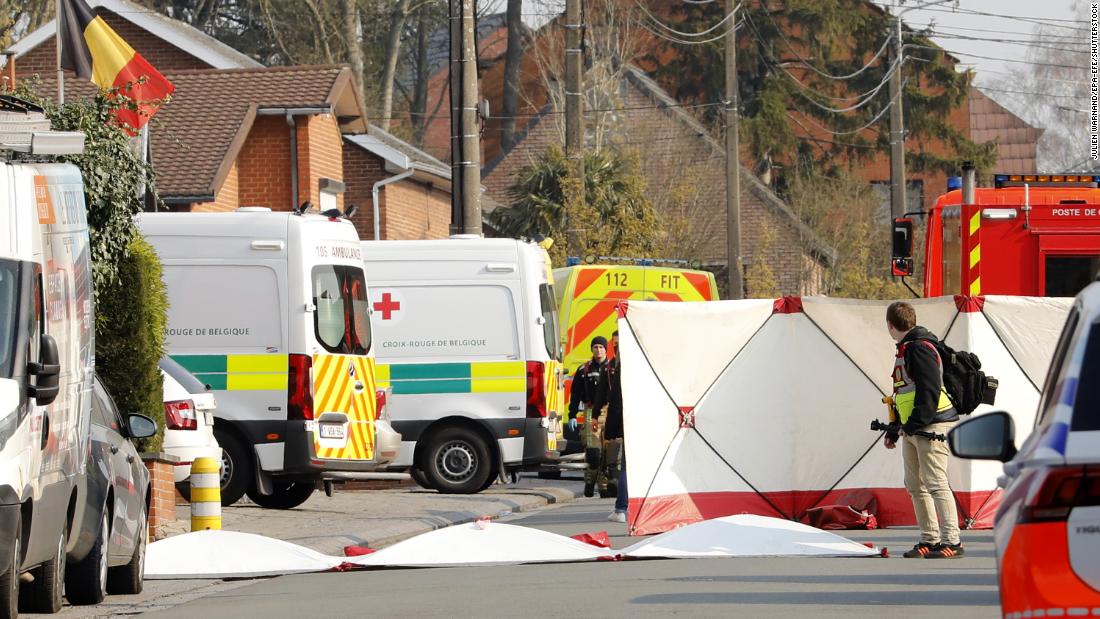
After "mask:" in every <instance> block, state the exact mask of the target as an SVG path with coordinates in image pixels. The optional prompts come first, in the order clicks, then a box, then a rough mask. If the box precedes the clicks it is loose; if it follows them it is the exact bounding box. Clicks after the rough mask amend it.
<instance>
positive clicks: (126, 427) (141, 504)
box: [64, 378, 157, 604]
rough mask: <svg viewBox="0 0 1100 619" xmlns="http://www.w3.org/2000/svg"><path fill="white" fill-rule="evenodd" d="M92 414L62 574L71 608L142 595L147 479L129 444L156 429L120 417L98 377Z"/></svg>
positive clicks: (148, 422) (140, 419)
mask: <svg viewBox="0 0 1100 619" xmlns="http://www.w3.org/2000/svg"><path fill="white" fill-rule="evenodd" d="M91 410H92V420H91V421H92V423H91V443H90V444H91V449H90V452H89V454H88V468H87V476H86V480H87V481H86V483H87V487H86V489H85V492H84V493H83V494H84V497H85V500H84V504H83V510H82V512H83V513H82V514H81V515H80V516H79V518H80V521H79V528H78V529H76V531H75V532H76V534H77V536H78V537H77V542H76V544H75V546H74V548H73V551H72V552H70V553H69V555H68V556H69V561H68V566H67V568H68V569H67V570H66V571H65V574H64V578H65V596H66V597H67V598H68V599H69V602H70V603H72V604H98V603H100V602H102V601H103V598H104V596H105V595H106V594H107V593H131V594H132V593H141V590H142V588H143V586H144V572H145V544H146V541H147V538H148V533H147V531H148V517H149V496H150V480H149V471H148V469H146V468H145V463H144V462H142V460H141V456H140V455H139V454H138V452H137V449H136V448H135V447H134V445H133V443H132V442H131V439H136V438H145V437H148V436H152V435H154V434H156V430H157V426H156V423H155V422H153V420H152V419H149V418H148V417H145V416H144V415H128V416H127V417H125V418H123V416H122V415H120V414H119V412H118V409H117V408H116V407H115V403H114V400H113V399H112V398H111V396H110V395H109V394H108V393H107V391H106V390H105V389H104V388H103V385H101V384H100V382H99V379H98V378H96V380H95V383H94V387H93V392H92V406H91ZM74 557H80V559H79V560H77V561H74V560H73V558H74Z"/></svg>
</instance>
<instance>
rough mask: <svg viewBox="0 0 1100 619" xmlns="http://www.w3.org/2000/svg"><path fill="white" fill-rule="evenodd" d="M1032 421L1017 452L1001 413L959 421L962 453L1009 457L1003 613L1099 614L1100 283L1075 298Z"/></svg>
mask: <svg viewBox="0 0 1100 619" xmlns="http://www.w3.org/2000/svg"><path fill="white" fill-rule="evenodd" d="M1036 419H1037V420H1036V425H1035V428H1034V430H1033V431H1032V432H1031V435H1030V436H1029V437H1028V438H1027V440H1025V441H1024V444H1023V445H1022V446H1021V447H1020V449H1019V451H1017V450H1016V447H1015V440H1014V439H1015V437H1014V434H1015V429H1014V428H1013V424H1012V419H1011V418H1010V417H1009V416H1008V414H1007V413H1001V412H996V413H989V414H986V415H981V416H979V417H975V418H973V419H971V420H969V421H967V422H965V423H962V424H959V425H958V426H957V427H956V428H955V429H954V430H953V431H952V432H951V434H950V435H949V440H950V445H951V451H952V452H953V453H954V454H955V455H956V456H959V457H961V458H972V459H985V460H1000V461H1002V462H1005V466H1004V470H1005V475H1004V477H1003V478H1002V479H1001V482H1002V483H1001V485H1002V486H1003V487H1004V489H1005V490H1004V498H1003V500H1002V503H1001V508H1000V509H999V510H998V512H997V516H996V521H995V524H994V540H995V542H996V546H997V571H998V576H999V580H1000V583H999V584H1000V591H1001V609H1002V614H1003V616H1004V617H1005V618H1006V619H1018V618H1022V617H1043V616H1046V617H1073V616H1087V615H1090V614H1091V615H1092V616H1095V615H1097V614H1100V281H1098V282H1097V283H1093V284H1091V285H1089V286H1088V287H1087V288H1085V289H1084V290H1083V291H1081V293H1080V294H1079V295H1078V296H1077V299H1076V301H1075V302H1074V305H1073V308H1072V309H1071V310H1070V313H1069V316H1068V317H1067V319H1066V325H1065V327H1064V329H1063V331H1062V335H1061V337H1060V339H1059V341H1058V345H1057V348H1056V349H1055V352H1054V357H1053V359H1052V361H1051V366H1050V371H1049V372H1048V374H1047V378H1046V384H1045V385H1044V386H1043V395H1042V398H1041V399H1040V401H1039V411H1038V415H1037V416H1036Z"/></svg>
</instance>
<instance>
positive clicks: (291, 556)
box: [145, 531, 344, 580]
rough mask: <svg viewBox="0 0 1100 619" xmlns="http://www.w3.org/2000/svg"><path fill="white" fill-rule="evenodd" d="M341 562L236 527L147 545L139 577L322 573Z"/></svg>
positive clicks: (199, 532)
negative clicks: (143, 568)
mask: <svg viewBox="0 0 1100 619" xmlns="http://www.w3.org/2000/svg"><path fill="white" fill-rule="evenodd" d="M343 562H344V559H343V558H342V557H330V556H328V555H324V554H321V553H319V552H317V551H315V550H310V549H309V548H305V547H303V546H298V545H297V544H291V543H290V542H284V541H282V540H278V539H273V538H270V537H264V536H262V535H253V534H251V533H238V532H236V531H196V532H194V533H185V534H183V535H177V536H175V537H169V538H167V539H162V540H160V541H159V542H154V543H152V544H149V547H148V549H147V550H146V555H145V577H146V578H148V579H150V580H183V579H189V578H203V579H206V578H255V577H259V576H281V575H283V574H303V573H306V572H324V571H327V570H331V569H332V568H334V567H336V566H337V565H340V564H341V563H343Z"/></svg>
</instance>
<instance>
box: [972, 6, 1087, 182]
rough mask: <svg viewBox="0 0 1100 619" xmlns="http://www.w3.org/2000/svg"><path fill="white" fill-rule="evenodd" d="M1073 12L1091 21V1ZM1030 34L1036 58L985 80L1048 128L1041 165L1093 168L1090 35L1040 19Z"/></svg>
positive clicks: (1068, 169)
mask: <svg viewBox="0 0 1100 619" xmlns="http://www.w3.org/2000/svg"><path fill="white" fill-rule="evenodd" d="M1073 13H1074V16H1075V18H1076V19H1078V20H1079V21H1080V22H1081V23H1084V24H1087V23H1089V20H1090V15H1089V3H1088V2H1082V1H1081V0H1076V1H1075V2H1074V3H1073ZM1031 39H1032V40H1031V45H1030V46H1029V47H1028V48H1027V49H1028V51H1027V57H1026V58H1027V61H1028V62H1032V63H1035V64H1031V65H1021V67H1022V68H1019V69H1015V70H1013V71H1012V73H1013V75H1011V76H1010V77H1002V78H1001V79H985V80H983V81H982V85H986V86H988V87H989V89H990V92H989V94H990V96H992V97H994V98H995V99H997V100H998V101H1000V102H1003V103H1004V104H1005V106H1006V107H1008V108H1009V109H1011V110H1012V111H1013V112H1015V113H1017V114H1019V115H1020V117H1022V118H1023V119H1024V120H1026V121H1027V122H1028V123H1030V124H1032V125H1035V126H1037V127H1042V128H1044V129H1045V130H1046V131H1045V132H1044V133H1043V136H1042V137H1041V138H1040V139H1039V154H1038V167H1039V170H1049V171H1051V172H1061V171H1064V172H1071V171H1090V170H1093V169H1095V168H1094V167H1093V166H1096V165H1097V164H1096V162H1094V161H1092V160H1091V159H1090V157H1089V132H1088V131H1084V130H1082V128H1083V127H1085V126H1086V125H1087V123H1088V118H1089V117H1088V113H1089V112H1088V102H1089V97H1090V94H1089V40H1088V36H1087V35H1086V33H1084V32H1081V29H1079V28H1076V27H1073V28H1067V27H1064V26H1054V25H1036V26H1035V29H1034V31H1033V34H1032V37H1031ZM979 87H980V86H979ZM1002 91H1008V92H1002ZM1037 93H1042V94H1041V95H1039V94H1037Z"/></svg>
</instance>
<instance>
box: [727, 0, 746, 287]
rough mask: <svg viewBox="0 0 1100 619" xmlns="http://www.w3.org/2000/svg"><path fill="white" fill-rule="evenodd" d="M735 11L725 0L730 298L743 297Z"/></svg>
mask: <svg viewBox="0 0 1100 619" xmlns="http://www.w3.org/2000/svg"><path fill="white" fill-rule="evenodd" d="M736 10H737V8H736V3H735V0H726V16H727V19H728V21H729V25H728V26H727V28H728V30H727V31H726V264H727V265H728V266H727V268H726V270H727V276H728V282H729V298H731V299H741V298H744V296H745V284H744V282H743V281H742V274H741V158H740V156H739V154H738V151H739V150H740V143H739V139H738V135H737V123H738V111H737V107H738V101H737V19H736V18H735V17H730V16H731V15H733V13H734V12H735V11H736Z"/></svg>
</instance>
